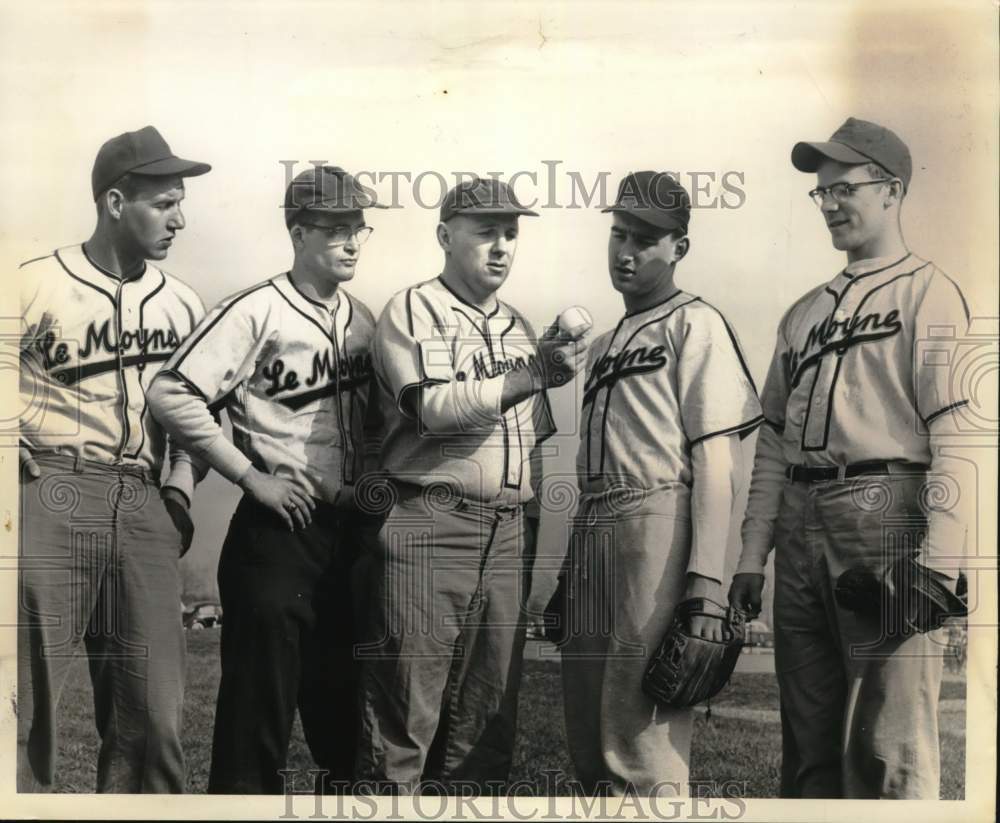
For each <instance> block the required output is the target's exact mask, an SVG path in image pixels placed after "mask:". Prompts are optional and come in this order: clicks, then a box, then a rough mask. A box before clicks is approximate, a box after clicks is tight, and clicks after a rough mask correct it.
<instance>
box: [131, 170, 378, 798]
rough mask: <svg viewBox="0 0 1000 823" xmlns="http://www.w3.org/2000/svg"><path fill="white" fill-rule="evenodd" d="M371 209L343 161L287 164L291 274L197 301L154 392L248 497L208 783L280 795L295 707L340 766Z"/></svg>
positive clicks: (352, 719) (234, 553)
mask: <svg viewBox="0 0 1000 823" xmlns="http://www.w3.org/2000/svg"><path fill="white" fill-rule="evenodd" d="M376 206H377V204H376V203H375V199H374V196H373V195H372V194H371V192H369V191H368V190H366V189H364V188H363V187H362V186H360V185H359V184H358V182H357V181H356V180H355V178H354V177H352V176H351V175H350V174H348V173H347V172H345V171H344V170H343V169H341V168H339V167H336V166H318V167H314V168H311V169H308V170H306V171H304V172H302V173H301V174H299V175H298V176H297V177H296V178H295V179H294V180H292V182H291V184H290V185H289V187H288V189H287V192H286V195H285V223H286V225H287V227H288V233H289V237H290V238H291V241H292V247H293V251H294V260H293V262H292V268H291V270H290V271H288V272H285V273H283V274H279V275H277V276H276V277H272V278H270V279H268V280H264V281H263V282H261V283H258V284H257V285H255V286H252V287H251V288H249V289H246V290H245V291H242V292H239V293H238V294H235V295H233V296H232V297H229V298H227V299H225V300H223V301H222V302H221V303H220V304H219V305H218V306H216V307H215V308H214V309H213V310H212V311H211V312H209V314H208V316H207V317H206V318H205V320H204V322H202V323H201V324H200V325H199V326H198V328H196V329H195V330H194V332H193V333H192V335H191V337H190V338H189V339H188V340H187V341H186V343H185V345H183V346H181V348H180V349H178V351H177V352H176V354H175V355H174V356H173V357H172V358H171V359H170V361H169V362H168V363H167V365H166V366H165V368H164V371H163V372H162V373H161V375H160V376H159V378H158V379H157V380H156V382H155V384H154V385H153V386H152V388H151V390H150V393H149V402H150V407H151V409H152V411H153V414H155V415H156V416H157V418H158V419H159V420H160V421H161V423H162V424H163V426H164V427H165V428H166V429H167V430H168V431H169V432H170V433H171V435H172V436H174V437H176V438H177V439H178V440H179V441H181V442H183V443H185V444H187V446H188V447H189V448H190V449H191V450H192V452H194V453H195V454H198V455H200V456H202V457H203V458H204V459H205V460H206V461H207V462H208V463H209V465H210V466H212V467H213V468H214V469H215V470H216V471H218V472H219V474H221V475H222V476H223V477H226V478H227V479H229V480H230V481H232V482H233V483H237V484H238V485H239V486H240V487H241V488H242V489H243V490H244V492H245V495H244V497H243V498H242V500H241V501H240V503H239V506H238V507H237V509H236V513H235V514H234V515H233V519H232V522H231V523H230V526H229V533H228V535H227V536H226V541H225V544H224V545H223V547H222V555H221V557H220V560H219V594H220V597H221V600H222V610H223V622H222V680H221V683H220V685H219V697H218V704H217V707H216V717H215V736H214V739H213V744H212V767H211V773H210V775H209V785H208V790H209V791H210V792H213V793H220V794H272V793H280V792H282V791H283V789H284V781H283V778H282V775H281V774H280V770H282V769H284V768H285V762H286V757H287V753H288V742H289V738H290V736H291V731H292V723H293V721H294V718H295V710H296V707H297V708H298V710H299V713H300V716H301V720H302V728H303V732H304V734H305V737H306V741H307V743H308V744H309V748H310V751H311V752H312V754H313V757H314V758H315V760H316V763H317V764H318V765H319V767H320V768H321V769H324V770H326V771H327V772H328V773H329V774H328V777H329V778H330V779H331V780H347V779H349V778H350V776H351V769H352V766H353V761H354V754H355V740H356V737H355V727H356V721H357V712H356V707H355V700H356V696H355V687H356V678H355V677H354V673H353V669H354V667H353V661H352V653H351V644H352V642H353V640H354V637H353V621H352V614H351V589H350V585H349V584H350V571H351V565H352V562H353V558H354V554H355V552H354V547H353V546H352V545H351V542H352V541H351V540H349V539H347V533H346V532H345V530H344V529H343V522H344V518H345V515H346V514H347V513H348V512H349V511H350V509H351V508H352V498H353V486H354V484H355V483H356V481H357V478H358V476H359V474H360V473H361V470H362V468H363V465H362V461H363V458H364V450H363V442H362V426H363V421H364V418H365V410H366V405H367V401H368V387H369V382H370V379H371V354H370V351H369V347H370V344H371V338H372V334H373V332H374V330H375V321H374V318H373V317H372V314H371V312H370V311H369V310H368V308H367V307H366V306H365V305H364V304H363V303H361V302H360V301H359V300H357V299H356V298H354V297H351V296H350V295H349V294H347V292H345V291H344V289H343V288H342V284H343V283H346V282H348V281H350V280H351V279H352V278H353V277H354V273H355V268H356V266H357V263H358V258H359V257H360V254H361V246H362V244H363V243H364V241H365V240H366V239H367V238H368V236H369V235H370V234H371V232H372V228H371V227H370V226H368V225H366V223H365V217H364V211H365V210H366V209H369V208H373V207H376ZM381 208H384V207H381ZM219 408H225V409H226V411H227V412H228V415H229V419H230V422H231V423H232V427H233V442H230V441H229V440H227V439H226V437H225V436H224V435H223V432H222V428H221V426H220V425H219V423H218V422H217V420H216V419H215V417H213V414H212V412H213V410H215V409H219Z"/></svg>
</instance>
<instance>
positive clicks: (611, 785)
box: [562, 486, 693, 797]
mask: <svg viewBox="0 0 1000 823" xmlns="http://www.w3.org/2000/svg"><path fill="white" fill-rule="evenodd" d="M569 551H570V564H569V580H568V583H569V595H570V598H571V599H570V601H569V605H568V609H567V612H568V614H567V620H568V621H569V639H568V641H567V643H566V644H565V645H564V646H562V681H563V698H564V705H565V712H566V736H567V740H568V743H569V750H570V756H571V758H572V761H573V768H574V770H575V772H576V776H577V779H578V780H579V781H580V782H581V784H582V785H583V788H584V790H585V791H587V792H588V793H591V794H593V793H602V794H621V793H624V792H626V791H635V792H638V793H640V794H646V795H648V794H655V795H657V796H663V797H667V796H671V795H676V796H685V797H686V796H687V795H688V793H689V789H688V769H689V762H690V753H691V731H692V727H693V714H692V711H691V710H690V709H666V708H663V707H661V706H658V705H657V704H656V703H655V702H654V701H653V700H651V699H650V698H649V697H647V696H646V695H645V693H644V692H643V691H642V677H643V674H644V672H645V670H646V665H647V663H648V662H649V658H650V657H651V655H652V654H653V652H654V651H655V650H656V647H657V646H658V645H659V643H660V641H661V640H662V639H663V635H664V633H665V632H666V630H667V628H668V627H669V625H670V621H671V618H672V616H673V611H674V607H675V606H676V604H677V603H678V602H679V600H680V599H681V597H682V596H683V594H684V589H685V583H686V571H687V565H688V559H689V555H690V551H691V521H690V494H689V491H688V489H687V487H685V486H677V487H672V488H668V489H664V490H660V491H656V492H651V493H649V494H648V495H647V496H646V497H645V499H644V500H642V501H641V502H639V503H638V505H625V504H619V505H615V504H614V502H613V501H609V500H608V499H607V498H606V497H602V498H592V499H588V500H585V501H583V502H581V504H580V509H579V511H578V512H577V515H576V518H575V520H574V525H573V530H572V533H571V537H570V549H569Z"/></svg>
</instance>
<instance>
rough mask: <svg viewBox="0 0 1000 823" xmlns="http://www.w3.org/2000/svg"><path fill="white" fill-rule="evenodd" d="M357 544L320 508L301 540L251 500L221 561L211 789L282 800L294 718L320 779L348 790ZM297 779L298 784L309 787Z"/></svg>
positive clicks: (239, 513)
mask: <svg viewBox="0 0 1000 823" xmlns="http://www.w3.org/2000/svg"><path fill="white" fill-rule="evenodd" d="M353 542H354V541H353V540H352V537H351V531H350V530H349V528H348V527H347V524H346V522H345V521H344V520H343V519H342V518H341V516H340V515H339V514H338V513H337V512H336V511H335V510H334V509H333V508H332V507H331V506H328V505H324V504H318V506H317V510H316V512H315V513H314V515H313V520H312V523H311V524H310V525H309V526H308V527H307V528H306V529H304V530H296V531H295V532H294V533H293V532H289V531H288V527H287V526H286V525H285V524H284V523H283V522H282V521H281V519H280V518H278V517H277V516H276V515H274V514H272V513H271V512H270V511H268V510H267V509H264V508H263V507H261V506H259V505H258V504H257V503H255V502H254V501H253V500H252V499H251V498H250V497H248V496H245V497H244V498H243V499H242V500H241V501H240V503H239V506H238V507H237V509H236V513H235V514H234V515H233V519H232V522H231V523H230V526H229V533H228V535H227V536H226V542H225V544H224V545H223V547H222V556H221V558H220V560H219V594H220V596H221V600H222V680H221V683H220V685H219V698H218V702H217V704H216V712H215V734H214V738H213V741H212V766H211V772H210V774H209V781H208V791H209V792H211V793H214V794H280V793H281V792H282V791H283V790H284V788H285V780H284V778H283V776H282V774H281V773H280V772H281V770H282V769H284V768H285V765H286V759H287V755H288V742H289V738H290V736H291V730H292V724H293V721H294V718H295V710H296V708H298V710H299V715H300V718H301V720H302V729H303V732H304V734H305V738H306V742H307V743H308V745H309V749H310V751H311V752H312V756H313V759H314V760H315V761H316V765H317V766H318V768H319V769H325V770H328V771H329V780H331V781H333V780H338V781H340V780H350V778H351V775H352V768H353V762H354V757H355V747H356V740H357V734H356V722H357V711H356V689H357V677H356V669H355V665H354V659H353V658H354V656H353V649H352V646H353V644H354V642H355V631H354V619H353V609H352V593H351V588H352V587H351V571H352V566H353V562H354V558H355V554H356V552H355V549H354V546H353V545H351V544H352V543H353ZM310 781H311V776H309V775H304V774H303V775H298V776H297V779H296V780H295V782H294V783H291V784H290V785H291V786H294V787H295V788H297V789H299V790H303V789H306V787H307V786H311V785H312V783H311V782H310Z"/></svg>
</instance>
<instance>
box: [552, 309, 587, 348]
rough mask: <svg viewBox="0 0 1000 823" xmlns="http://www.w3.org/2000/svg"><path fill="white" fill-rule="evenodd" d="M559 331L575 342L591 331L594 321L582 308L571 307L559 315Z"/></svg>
mask: <svg viewBox="0 0 1000 823" xmlns="http://www.w3.org/2000/svg"><path fill="white" fill-rule="evenodd" d="M558 323H559V330H560V331H561V332H563V333H564V334H568V335H569V336H570V337H572V338H573V339H574V340H575V339H576V338H578V337H580V336H581V335H582V334H584V333H585V332H588V331H590V329H591V327H592V326H593V325H594V321H593V320H592V319H591V317H590V313H589V312H588V311H587V310H586V309H585V308H583V307H582V306H571V307H570V308H568V309H566V310H565V311H564V312H563V313H562V314H560V315H559V321H558Z"/></svg>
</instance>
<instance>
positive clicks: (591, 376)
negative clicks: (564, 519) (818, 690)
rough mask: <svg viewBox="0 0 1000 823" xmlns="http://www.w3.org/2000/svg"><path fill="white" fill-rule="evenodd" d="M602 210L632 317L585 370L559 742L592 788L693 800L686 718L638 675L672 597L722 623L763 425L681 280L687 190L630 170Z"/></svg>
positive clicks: (728, 342) (719, 321) (732, 349)
mask: <svg viewBox="0 0 1000 823" xmlns="http://www.w3.org/2000/svg"><path fill="white" fill-rule="evenodd" d="M605 211H606V212H611V213H612V215H613V218H612V220H613V222H612V225H611V236H610V238H609V241H608V270H609V274H610V276H611V284H612V286H613V287H614V288H615V290H616V291H618V292H619V293H620V294H621V296H622V300H623V302H624V304H625V314H624V316H623V317H622V319H621V320H620V321H619V322H618V324H617V325H616V326H615V328H614V329H613V330H611V331H608V332H605V333H604V334H602V335H601V336H600V337H598V338H597V339H596V340H594V342H593V344H592V345H591V347H590V356H589V358H588V361H587V378H586V383H585V384H584V397H583V408H582V417H581V427H582V433H583V434H582V439H581V442H580V449H579V453H578V455H577V472H578V478H579V486H580V503H579V508H578V511H577V514H576V518H575V522H574V528H573V532H572V535H571V540H570V550H569V556H568V558H567V567H566V569H565V570H564V574H565V575H567V579H566V580H565V581H564V585H567V586H568V592H569V594H570V598H571V600H570V602H571V603H572V607H571V608H570V609H568V610H567V612H566V614H565V618H566V619H567V621H568V640H567V642H566V643H565V644H564V645H563V646H562V647H561V648H562V675H563V691H564V696H565V711H566V728H567V738H568V742H569V748H570V755H571V757H572V760H573V766H574V769H575V771H576V774H577V776H578V778H579V779H580V781H581V782H582V784H583V786H584V788H585V790H586V791H588V792H600V793H613V794H617V793H622V792H627V791H635V792H639V793H642V794H656V795H671V794H679V795H684V796H686V795H687V793H688V785H687V781H688V764H689V758H690V749H691V729H692V724H693V713H692V711H691V710H690V709H666V708H663V707H661V706H657V705H656V703H654V701H653V700H651V699H650V698H649V697H647V696H646V695H645V694H644V693H643V691H642V676H643V673H644V671H645V668H646V664H647V663H648V661H649V657H650V655H651V654H652V653H653V651H654V650H655V648H656V646H657V645H658V644H659V642H660V640H661V639H662V637H663V635H664V633H665V632H666V630H667V628H668V626H669V625H670V621H671V618H672V615H673V611H674V607H675V606H676V605H677V604H678V603H679V602H680V601H681V600H683V599H685V598H688V597H704V598H708V599H709V600H710V601H714V605H711V606H710V608H711V610H712V611H715V612H717V613H718V615H719V616H720V617H721V616H723V615H724V614H725V609H724V607H723V606H722V605H721V604H722V602H723V595H722V590H721V587H722V578H723V565H724V562H725V554H726V543H727V536H728V533H729V522H730V517H731V514H732V508H733V500H734V497H735V495H736V493H737V491H738V488H739V486H740V484H741V480H742V476H743V468H742V460H741V449H740V439H741V438H743V437H746V436H747V435H748V434H750V433H751V432H752V431H753V430H754V429H755V428H756V427H757V426H759V425H760V423H761V421H762V417H761V414H760V406H759V405H758V402H757V393H756V390H755V388H754V384H753V380H752V378H751V376H750V374H749V372H748V370H747V367H746V363H745V361H744V358H743V354H742V351H741V350H740V345H739V342H738V341H737V338H736V335H735V333H734V332H733V330H732V328H731V326H730V325H729V323H728V322H727V321H726V319H725V318H724V317H723V316H722V314H721V313H720V312H719V311H718V310H717V309H715V308H714V307H712V306H711V305H709V304H708V303H706V302H705V301H704V300H702V299H701V298H699V297H695V296H694V295H692V294H689V293H688V292H686V291H683V290H681V289H679V288H678V287H677V286H676V285H675V283H674V274H675V269H676V266H677V264H678V263H679V262H680V261H681V260H682V259H683V258H684V257H685V255H686V254H687V252H688V249H689V247H690V240H689V238H688V234H687V232H688V222H689V218H690V211H691V206H690V200H689V198H688V195H687V192H686V191H685V190H684V189H683V187H682V186H680V184H678V183H677V182H676V181H675V180H674V179H673V178H671V177H670V176H668V175H667V174H666V173H663V172H652V171H642V172H636V173H634V174H629V175H627V176H626V177H625V178H624V179H623V180H622V181H621V184H620V186H619V189H618V196H617V198H616V201H615V203H614V205H613V206H611V207H610V208H608V209H605ZM695 620H696V621H697V622H696V624H695V625H694V626H693V629H694V631H695V632H696V633H697V634H698V635H701V636H703V637H708V638H712V639H721V631H722V622H721V620H719V619H716V618H714V617H703V618H695Z"/></svg>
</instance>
